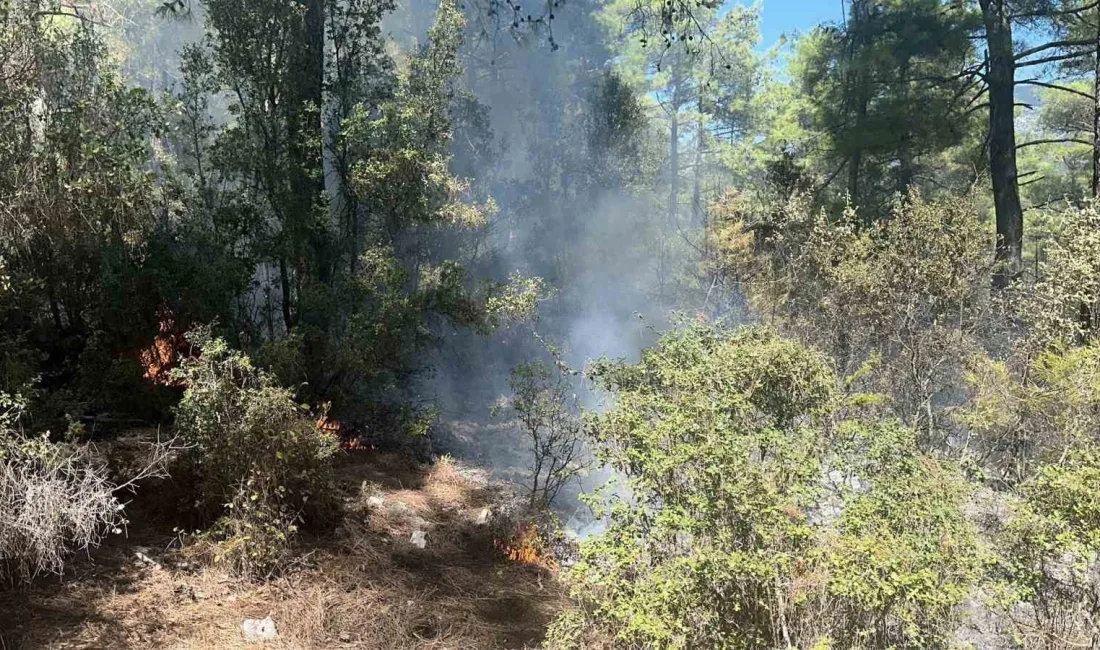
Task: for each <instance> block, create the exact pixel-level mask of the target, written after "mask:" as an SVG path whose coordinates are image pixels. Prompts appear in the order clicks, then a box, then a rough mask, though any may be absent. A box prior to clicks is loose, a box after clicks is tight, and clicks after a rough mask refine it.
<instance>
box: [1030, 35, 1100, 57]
mask: <svg viewBox="0 0 1100 650" xmlns="http://www.w3.org/2000/svg"><path fill="white" fill-rule="evenodd" d="M1086 45H1092V46H1095V45H1096V41H1095V39H1087V38H1080V39H1075V40H1068V41H1051V42H1050V43H1044V44H1043V45H1037V46H1035V47H1032V48H1029V49H1026V50H1024V51H1023V52H1020V53H1019V54H1014V55H1013V57H1012V58H1014V59H1016V60H1017V61H1018V60H1020V59H1022V58H1024V57H1027V56H1031V55H1032V54H1038V53H1039V52H1043V51H1046V50H1053V49H1056V48H1059V47H1084V46H1086Z"/></svg>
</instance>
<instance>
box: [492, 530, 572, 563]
mask: <svg viewBox="0 0 1100 650" xmlns="http://www.w3.org/2000/svg"><path fill="white" fill-rule="evenodd" d="M545 546H546V544H545V542H544V541H543V539H542V535H540V534H539V531H538V528H537V527H536V526H535V525H534V524H526V525H524V526H521V527H520V528H519V529H518V530H516V533H515V535H512V539H511V540H509V541H503V540H499V539H498V540H496V547H497V550H499V551H500V552H501V553H503V554H504V555H505V557H507V558H508V560H509V561H510V562H519V563H521V564H530V565H531V566H537V567H540V568H543V569H546V570H548V571H557V570H558V563H557V562H556V561H554V558H552V557H550V556H549V555H548V554H547V553H545Z"/></svg>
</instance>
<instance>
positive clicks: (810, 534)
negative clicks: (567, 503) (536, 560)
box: [551, 325, 980, 649]
mask: <svg viewBox="0 0 1100 650" xmlns="http://www.w3.org/2000/svg"><path fill="white" fill-rule="evenodd" d="M591 374H592V375H593V376H594V377H595V379H596V381H597V383H598V384H599V385H601V386H602V387H603V388H605V389H607V390H608V391H610V392H611V393H612V396H613V407H612V408H611V409H610V410H608V411H607V412H606V413H604V414H602V415H597V416H594V417H593V418H592V419H590V421H589V430H590V433H591V434H592V437H593V438H594V439H595V440H596V442H597V444H598V447H599V449H598V452H599V453H600V455H601V457H602V459H603V460H604V461H606V462H608V463H609V464H611V465H612V466H613V467H614V468H615V469H616V470H618V471H619V472H620V473H621V474H622V475H623V476H624V477H625V479H626V482H627V488H628V489H627V490H626V494H625V495H623V496H621V497H619V498H614V499H612V500H611V501H610V505H609V507H608V511H607V512H606V515H607V517H608V528H607V529H606V531H605V532H604V533H602V534H600V535H598V536H595V537H593V538H591V539H590V540H588V541H586V542H585V543H584V544H583V545H582V548H581V558H580V561H579V562H578V563H577V565H576V566H575V567H574V568H573V569H572V570H571V572H570V574H569V580H570V581H571V583H572V585H573V593H574V596H575V597H576V599H577V603H578V605H577V608H576V609H574V610H572V611H570V612H568V613H567V614H565V615H564V616H563V617H562V618H561V619H560V620H559V621H558V623H557V624H556V625H555V626H554V631H553V634H552V638H551V642H552V645H553V646H554V647H558V648H569V647H586V646H590V645H592V644H593V639H605V640H606V639H614V642H615V643H616V644H617V645H621V646H624V647H638V648H641V647H644V648H666V649H679V648H745V647H751V648H789V647H799V648H815V647H834V648H841V647H843V648H886V647H896V648H935V647H945V646H946V645H947V644H948V639H949V638H950V632H951V631H952V630H953V627H954V624H955V622H956V618H955V614H956V612H957V610H958V606H959V604H960V603H961V602H962V601H963V599H964V598H965V597H966V596H967V595H968V594H969V593H970V591H971V588H972V585H973V584H974V582H975V580H976V579H977V577H978V570H979V568H980V556H979V553H978V548H977V543H976V541H975V533H974V531H973V529H972V527H971V526H970V525H969V524H968V522H967V521H966V519H965V517H964V515H963V510H962V505H963V502H964V500H965V497H966V495H967V487H966V483H965V481H963V479H962V478H961V477H960V476H959V474H958V472H957V471H956V470H955V469H954V468H952V467H951V466H949V465H946V464H943V463H940V462H937V461H935V460H933V459H931V458H928V457H926V456H924V455H922V454H921V453H920V452H919V451H918V450H917V446H916V441H915V435H914V433H913V432H912V431H911V430H909V429H907V428H906V427H904V426H902V425H900V424H897V423H892V422H889V423H884V424H878V425H874V426H866V425H863V424H861V423H859V422H855V421H847V422H841V423H839V424H834V419H836V417H837V415H838V413H840V412H841V410H842V409H841V407H842V406H843V405H844V403H845V400H844V399H842V395H840V394H839V393H838V391H837V389H836V386H837V379H836V377H835V376H834V374H833V372H832V371H831V369H830V366H829V364H828V363H827V362H826V360H825V358H824V357H823V356H822V355H820V354H818V353H816V352H813V351H810V350H808V349H806V348H804V347H802V346H801V345H799V344H797V343H794V342H792V341H788V340H784V339H782V338H779V337H777V336H776V335H774V334H772V333H771V332H769V331H767V330H762V329H752V328H750V329H744V330H739V331H736V332H729V331H724V330H720V329H715V328H711V327H709V326H704V325H692V326H690V327H687V328H686V329H683V330H681V331H678V332H674V333H671V334H668V335H666V336H665V337H664V338H663V339H662V340H661V341H660V342H659V343H658V345H657V346H656V347H654V348H653V349H650V350H647V351H646V352H645V353H644V354H643V356H642V360H641V362H640V363H638V364H634V365H629V364H625V363H621V362H604V363H600V364H597V365H596V366H594V367H593V368H592V370H591Z"/></svg>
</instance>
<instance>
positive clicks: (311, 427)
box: [174, 328, 337, 576]
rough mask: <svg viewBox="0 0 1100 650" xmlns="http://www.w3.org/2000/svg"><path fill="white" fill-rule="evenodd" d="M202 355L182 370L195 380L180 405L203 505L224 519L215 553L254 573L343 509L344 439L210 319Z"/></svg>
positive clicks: (193, 335) (193, 338)
mask: <svg viewBox="0 0 1100 650" xmlns="http://www.w3.org/2000/svg"><path fill="white" fill-rule="evenodd" d="M188 340H189V341H190V342H191V343H192V344H193V345H195V346H197V347H198V348H199V349H201V351H202V352H201V355H200V356H198V357H196V358H188V359H184V360H183V362H182V363H181V365H180V367H179V368H178V369H177V370H176V371H174V374H175V377H176V378H177V379H178V380H179V381H181V382H183V384H184V385H186V386H187V389H186V391H185V393H184V396H183V399H182V400H181V401H180V403H179V406H178V407H177V410H176V423H177V426H178V428H179V431H180V434H181V436H183V438H184V439H185V440H186V441H187V442H189V443H191V444H193V445H194V446H193V448H192V450H191V453H190V454H189V461H190V467H189V469H190V471H191V473H192V475H193V477H194V480H195V505H196V506H197V508H198V509H199V511H200V513H202V514H203V515H204V516H206V517H207V518H209V519H211V520H213V521H214V524H213V526H212V527H211V528H210V530H209V531H208V532H207V534H208V536H209V537H210V538H211V539H213V540H214V541H216V542H217V543H218V544H217V545H218V549H217V550H216V551H215V557H216V559H218V560H221V561H224V562H226V564H228V565H229V566H230V567H231V568H232V569H233V570H235V571H237V572H239V573H242V574H246V575H251V576H258V575H264V574H267V573H270V572H271V571H272V570H274V569H275V568H277V566H278V564H279V562H280V560H281V559H283V557H284V556H285V554H286V553H287V552H288V550H289V547H290V543H291V541H292V539H293V537H294V534H295V532H296V531H297V527H298V525H299V524H302V523H309V524H322V523H324V522H325V521H326V520H328V519H329V518H330V516H331V515H332V513H333V508H334V503H335V500H334V491H333V485H332V477H331V472H330V469H331V468H330V462H331V459H332V457H333V455H334V454H335V453H336V451H337V443H336V440H335V439H334V438H333V437H332V436H330V435H328V434H326V433H324V432H322V431H321V430H320V429H319V428H318V427H317V426H316V424H315V423H314V422H313V420H312V419H311V418H309V417H308V413H307V412H306V411H305V410H304V409H303V408H302V407H301V406H299V405H298V404H297V403H296V402H295V401H294V396H293V394H292V392H291V391H290V390H288V389H286V388H282V387H280V386H278V385H277V384H276V383H275V382H274V380H273V379H272V378H271V377H270V376H269V375H268V374H266V373H265V372H263V371H261V370H259V369H257V368H255V367H253V365H252V363H251V362H250V361H249V359H248V357H246V356H245V355H243V354H241V353H239V352H236V351H233V350H231V349H230V348H229V346H228V345H227V344H226V342H225V341H224V340H222V339H219V338H214V337H212V336H211V334H210V331H209V329H207V328H201V329H198V330H195V331H192V332H190V333H189V334H188Z"/></svg>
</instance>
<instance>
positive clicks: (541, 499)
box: [494, 362, 588, 509]
mask: <svg viewBox="0 0 1100 650" xmlns="http://www.w3.org/2000/svg"><path fill="white" fill-rule="evenodd" d="M508 384H509V386H510V387H511V389H512V397H511V398H510V399H508V400H506V401H504V402H503V403H502V404H500V405H498V407H496V408H494V411H499V410H500V408H501V407H504V408H506V409H507V410H509V411H511V412H513V413H514V415H515V417H516V418H517V419H518V420H519V425H520V427H521V428H522V430H523V434H524V436H525V437H526V438H527V440H528V442H529V443H530V452H531V468H530V474H529V477H530V478H529V481H528V483H527V484H525V485H524V488H525V489H526V491H527V495H528V497H529V505H530V507H531V508H533V509H534V508H544V507H548V506H549V505H550V504H551V503H553V501H554V499H555V498H556V497H557V496H558V493H559V492H561V490H562V488H563V487H565V486H566V485H568V484H569V483H570V482H572V481H574V480H576V479H577V478H579V476H580V474H581V473H582V472H584V471H585V469H586V468H587V465H588V462H587V461H588V457H587V452H586V451H585V449H584V444H583V436H582V431H581V424H582V423H581V419H580V415H579V412H578V409H577V405H576V394H575V393H573V390H572V386H571V385H570V383H569V381H568V379H566V377H565V376H564V375H563V373H561V372H555V371H554V370H551V368H550V367H549V366H547V365H546V364H545V363H541V362H533V363H525V364H521V365H519V366H516V367H515V368H514V369H513V370H512V373H511V377H510V378H509V380H508Z"/></svg>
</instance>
